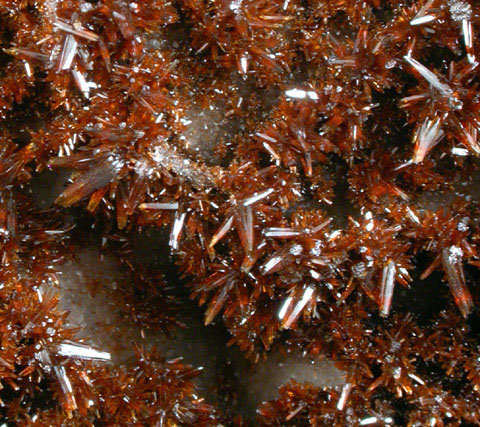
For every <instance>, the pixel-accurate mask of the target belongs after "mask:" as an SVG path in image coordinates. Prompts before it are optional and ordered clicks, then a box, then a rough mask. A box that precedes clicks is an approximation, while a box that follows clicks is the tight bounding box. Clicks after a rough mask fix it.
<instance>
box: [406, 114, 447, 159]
mask: <svg viewBox="0 0 480 427" xmlns="http://www.w3.org/2000/svg"><path fill="white" fill-rule="evenodd" d="M442 138H443V130H442V122H441V119H440V118H436V119H435V120H432V119H430V118H426V119H425V121H424V122H423V123H422V125H421V126H420V127H418V128H417V129H416V130H415V133H414V135H413V143H414V144H415V148H414V151H413V159H412V160H413V163H421V162H423V160H424V159H425V156H426V155H427V154H428V153H429V151H430V150H431V149H432V148H433V147H435V145H437V144H438V143H439V142H440V140H441V139H442Z"/></svg>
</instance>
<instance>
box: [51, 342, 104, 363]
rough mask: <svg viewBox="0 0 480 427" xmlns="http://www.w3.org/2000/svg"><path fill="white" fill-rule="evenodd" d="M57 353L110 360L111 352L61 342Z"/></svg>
mask: <svg viewBox="0 0 480 427" xmlns="http://www.w3.org/2000/svg"><path fill="white" fill-rule="evenodd" d="M57 353H58V354H59V355H61V356H66V357H72V358H77V359H86V360H110V353H108V352H106V351H99V350H96V349H94V348H92V347H90V346H87V345H83V344H77V343H61V344H60V345H59V346H58V349H57Z"/></svg>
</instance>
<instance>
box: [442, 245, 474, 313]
mask: <svg viewBox="0 0 480 427" xmlns="http://www.w3.org/2000/svg"><path fill="white" fill-rule="evenodd" d="M462 260H463V251H462V249H460V248H459V247H458V246H450V247H449V248H445V249H444V250H443V251H442V263H443V268H444V269H445V273H446V275H447V281H448V286H449V287H450V291H451V292H452V295H453V299H454V300H455V303H456V304H457V307H458V308H459V310H460V313H462V316H463V317H468V315H469V314H470V312H471V311H472V308H473V300H472V295H471V294H470V291H469V290H468V288H467V284H466V282H465V275H464V273H463V265H462Z"/></svg>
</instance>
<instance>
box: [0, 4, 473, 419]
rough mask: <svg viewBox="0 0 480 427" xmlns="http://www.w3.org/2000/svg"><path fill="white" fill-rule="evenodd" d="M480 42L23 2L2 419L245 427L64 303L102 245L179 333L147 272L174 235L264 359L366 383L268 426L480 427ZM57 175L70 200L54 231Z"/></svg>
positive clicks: (13, 78)
mask: <svg viewBox="0 0 480 427" xmlns="http://www.w3.org/2000/svg"><path fill="white" fill-rule="evenodd" d="M479 28H480V7H479V5H478V3H477V2H475V1H473V0H470V1H458V0H401V1H390V0H385V1H379V0H282V1H279V0H268V1H267V0H177V1H169V0H148V1H142V2H138V3H137V2H130V3H128V2H125V1H123V0H67V1H57V0H37V1H33V0H23V1H14V0H0V120H1V121H0V263H1V265H0V277H1V281H0V331H1V335H0V337H1V347H0V404H1V407H0V417H3V419H5V422H8V423H11V424H12V425H14V424H19V425H25V424H26V425H31V424H38V425H68V424H70V425H92V426H93V425H159V426H163V425H220V424H225V425H226V424H233V423H235V424H237V425H242V423H243V422H244V421H242V419H241V417H240V416H238V414H235V413H233V412H232V411H229V410H228V409H227V410H220V409H216V408H215V407H214V405H210V404H209V403H207V401H205V400H204V399H203V398H202V397H200V396H199V395H198V393H197V390H196V389H195V383H194V381H193V380H194V378H195V377H196V376H198V375H199V374H200V370H198V369H195V368H192V367H190V366H188V365H186V364H183V363H182V362H181V361H179V360H170V361H165V360H164V359H163V358H162V357H161V355H160V354H158V352H157V351H156V350H155V349H153V350H151V351H150V350H148V351H147V350H145V349H143V348H141V347H140V346H136V347H135V353H136V358H135V361H134V362H133V363H132V364H130V365H128V364H115V363H111V362H112V361H111V355H110V353H109V352H107V351H105V349H102V348H94V347H91V346H89V345H88V344H87V343H86V342H85V341H84V340H83V339H81V338H79V335H78V331H76V330H75V329H74V328H71V327H69V326H68V325H67V323H66V322H65V319H66V316H67V314H66V313H64V312H63V311H62V310H60V309H59V308H58V307H57V303H58V301H57V300H58V297H56V296H55V295H54V294H53V293H50V292H45V289H47V285H48V284H49V283H54V282H55V280H56V278H55V272H56V269H57V267H58V265H61V263H62V262H68V260H69V259H71V256H72V250H71V247H72V246H71V245H72V241H74V240H76V239H80V240H81V236H82V234H84V233H86V230H87V229H88V230H91V229H93V230H94V232H95V233H96V239H97V243H98V246H99V247H100V248H101V249H102V250H104V251H109V252H110V253H112V254H114V256H116V257H118V258H119V259H120V260H121V261H122V262H123V263H124V265H125V266H127V267H126V268H130V269H133V270H134V271H133V272H132V274H133V277H134V280H132V282H133V283H132V285H131V287H130V288H128V289H119V296H118V298H119V300H118V301H119V304H122V305H123V306H124V308H125V312H126V313H127V314H128V315H129V316H132V318H134V319H135V321H136V322H138V323H139V325H140V324H141V325H143V326H145V327H148V328H159V329H161V330H164V331H168V330H169V328H170V327H171V326H172V325H174V324H180V323H181V318H182V309H184V307H183V306H182V301H181V298H176V297H175V296H174V295H172V294H171V293H169V286H167V284H166V283H167V282H168V280H166V279H165V278H164V272H162V271H158V270H156V269H155V268H153V267H145V268H143V269H136V268H134V267H133V261H132V260H133V259H134V258H135V257H136V256H138V254H136V253H135V247H134V246H132V245H131V236H133V235H135V234H136V233H139V232H141V231H142V230H145V229H155V230H159V231H161V232H163V231H164V230H168V234H169V239H168V247H165V248H163V250H164V252H163V253H158V257H159V258H160V257H167V256H172V257H173V259H174V262H175V271H174V274H173V275H174V276H175V277H176V278H177V279H178V280H177V282H176V284H175V285H174V286H178V287H179V286H180V283H185V286H186V288H187V289H188V294H189V297H191V298H192V299H195V300H196V301H198V303H199V304H200V305H201V306H202V307H204V322H205V325H209V324H211V323H213V322H220V323H222V324H223V325H224V327H225V328H226V329H227V330H228V333H229V335H230V340H229V345H230V344H232V345H233V344H235V345H236V346H238V348H239V349H241V350H242V352H243V353H244V355H245V357H246V358H249V359H250V360H252V361H254V362H257V361H259V360H260V359H262V358H265V357H268V354H269V352H270V351H271V350H272V349H277V350H280V351H285V352H289V351H295V352H299V351H300V352H304V353H308V354H309V355H310V356H311V357H314V358H322V357H326V358H328V359H330V360H333V361H334V362H335V365H336V367H337V368H338V369H341V370H342V371H343V372H344V374H345V383H344V385H343V388H342V389H340V390H337V389H334V388H325V389H323V390H321V389H319V388H316V387H314V386H313V385H311V384H308V383H304V384H299V383H290V384H285V385H284V386H282V387H281V388H280V390H279V393H280V394H279V398H278V399H277V400H274V401H270V402H265V403H264V404H263V405H261V406H260V407H259V409H258V411H257V415H258V418H257V421H256V422H257V423H258V424H259V425H288V424H291V425H303V424H309V423H310V424H312V425H328V426H330V425H394V424H395V425H411V426H420V425H430V426H435V425H439V426H441V425H445V424H448V425H466V424H467V423H472V424H480V395H479V392H480V362H479V360H480V341H479V340H480V335H479V329H478V321H479V319H478V315H479V312H478V306H479V301H478V299H479V289H480V287H479V284H478V281H479V280H480V275H479V272H478V268H479V267H480V260H479V255H478V252H479V244H480V243H479V237H480V224H479V222H478V219H477V218H478V215H477V214H478V213H479V208H480V206H479V201H480V198H479V193H478V189H477V186H478V182H479V179H480V174H479V163H478V156H480V139H479V131H480V91H479V89H478V87H479V83H480V80H479V76H480V74H479V73H480V68H479V64H480V62H478V61H477V55H478V52H479V48H480V42H479V38H478V37H476V35H477V34H478V29H479ZM203 120H205V121H208V120H210V121H213V122H214V123H202V121H203ZM202 124H203V126H202ZM48 171H64V172H66V173H68V175H69V182H68V184H67V185H66V187H65V188H64V189H63V191H62V192H61V194H60V195H59V196H58V197H57V198H56V201H55V204H54V205H53V206H51V207H48V208H39V207H38V206H36V205H35V204H34V202H33V200H32V199H34V197H33V198H32V197H30V196H28V194H26V193H27V192H26V191H25V189H26V188H28V186H29V185H31V183H32V182H34V181H37V182H38V181H39V180H40V181H41V180H42V179H43V178H42V177H44V176H45V175H46V173H48ZM167 253H168V255H167ZM170 275H172V274H171V273H170ZM180 278H182V281H181V280H180ZM120 294H121V295H120ZM139 311H140V312H141V313H140V314H139ZM143 326H142V327H143ZM7 425H9V424H7Z"/></svg>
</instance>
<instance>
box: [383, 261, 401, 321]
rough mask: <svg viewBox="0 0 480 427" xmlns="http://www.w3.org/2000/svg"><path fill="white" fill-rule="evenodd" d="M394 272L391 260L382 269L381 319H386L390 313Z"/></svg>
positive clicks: (393, 264)
mask: <svg viewBox="0 0 480 427" xmlns="http://www.w3.org/2000/svg"><path fill="white" fill-rule="evenodd" d="M396 270H397V269H396V267H395V263H394V262H393V261H392V260H390V261H388V263H387V265H386V266H385V267H384V268H383V272H382V286H381V289H380V315H381V316H382V317H387V316H388V315H389V313H390V307H391V305H392V296H393V290H394V288H395V274H396Z"/></svg>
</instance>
